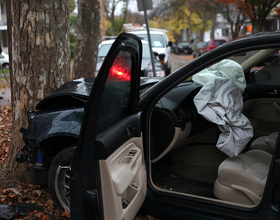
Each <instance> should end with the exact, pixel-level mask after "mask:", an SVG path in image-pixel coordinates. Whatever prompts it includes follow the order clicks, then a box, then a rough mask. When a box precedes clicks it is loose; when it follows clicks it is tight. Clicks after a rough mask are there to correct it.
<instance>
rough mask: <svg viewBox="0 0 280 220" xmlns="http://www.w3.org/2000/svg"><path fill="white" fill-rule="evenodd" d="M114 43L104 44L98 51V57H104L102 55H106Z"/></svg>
mask: <svg viewBox="0 0 280 220" xmlns="http://www.w3.org/2000/svg"><path fill="white" fill-rule="evenodd" d="M111 46H112V44H104V45H102V46H101V47H100V48H99V51H98V57H100V58H102V57H106V56H107V54H108V52H109V50H110V48H111Z"/></svg>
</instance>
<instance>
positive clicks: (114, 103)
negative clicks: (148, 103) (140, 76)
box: [97, 51, 132, 133]
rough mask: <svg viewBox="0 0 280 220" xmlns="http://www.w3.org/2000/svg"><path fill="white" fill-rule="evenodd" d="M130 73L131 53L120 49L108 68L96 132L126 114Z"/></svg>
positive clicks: (129, 89) (129, 91) (129, 92)
mask: <svg viewBox="0 0 280 220" xmlns="http://www.w3.org/2000/svg"><path fill="white" fill-rule="evenodd" d="M131 73H132V57H131V54H130V53H129V52H125V51H121V52H120V53H119V54H118V56H117V57H116V59H115V61H114V62H113V65H112V67H111V68H110V71H109V75H108V78H107V81H106V84H105V88H104V90H103V94H102V99H101V103H100V109H99V113H98V122H97V131H98V133H99V132H101V131H103V130H105V129H106V128H108V127H110V126H111V125H113V124H115V123H116V122H118V121H120V120H121V119H123V118H124V117H126V116H127V112H128V106H129V100H130V94H131ZM108 119H109V120H108Z"/></svg>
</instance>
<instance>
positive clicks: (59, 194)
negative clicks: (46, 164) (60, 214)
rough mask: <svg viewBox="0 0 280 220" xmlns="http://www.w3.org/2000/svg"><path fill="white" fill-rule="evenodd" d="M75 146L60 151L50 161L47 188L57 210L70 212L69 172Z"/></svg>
mask: <svg viewBox="0 0 280 220" xmlns="http://www.w3.org/2000/svg"><path fill="white" fill-rule="evenodd" d="M76 148H77V145H72V146H70V147H67V148H65V149H63V150H62V151H60V152H59V153H58V154H57V155H56V156H55V157H54V158H53V160H52V162H51V165H50V169H49V179H48V186H49V192H50V196H51V198H52V200H53V203H54V205H55V206H56V207H57V208H62V209H67V210H68V211H70V172H71V163H72V160H73V157H74V153H75V150H76Z"/></svg>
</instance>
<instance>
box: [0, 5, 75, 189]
mask: <svg viewBox="0 0 280 220" xmlns="http://www.w3.org/2000/svg"><path fill="white" fill-rule="evenodd" d="M5 3H6V6H7V7H6V9H7V23H8V35H9V55H10V68H11V69H10V70H11V71H10V73H11V103H12V104H11V105H12V111H13V128H12V137H11V143H10V147H9V153H8V156H7V159H6V161H5V164H4V165H3V167H2V168H1V171H0V178H1V186H2V187H3V186H5V185H7V184H9V183H10V182H12V181H14V180H15V179H17V180H25V178H26V167H25V165H20V164H18V163H17V162H16V161H15V158H16V155H17V154H19V153H20V151H21V149H22V147H23V141H22V137H21V134H20V132H19V130H20V128H21V127H27V123H28V122H27V117H26V115H27V111H29V110H35V106H36V104H37V103H38V102H39V101H40V100H41V99H42V98H43V97H45V96H46V95H48V94H49V93H50V92H52V91H53V90H55V89H57V88H58V87H60V86H61V85H62V84H64V83H65V82H66V81H68V80H69V69H70V46H69V0H52V1H49V0H41V1H37V0H6V1H5Z"/></svg>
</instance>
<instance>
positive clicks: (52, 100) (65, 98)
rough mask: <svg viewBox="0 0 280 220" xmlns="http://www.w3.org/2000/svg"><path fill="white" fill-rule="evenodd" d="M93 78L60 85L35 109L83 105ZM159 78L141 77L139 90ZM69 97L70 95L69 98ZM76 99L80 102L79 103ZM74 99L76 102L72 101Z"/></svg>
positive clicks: (88, 94) (157, 80) (159, 79)
mask: <svg viewBox="0 0 280 220" xmlns="http://www.w3.org/2000/svg"><path fill="white" fill-rule="evenodd" d="M95 79H96V78H95V77H91V78H81V79H77V80H73V81H69V82H67V83H65V84H63V85H62V86H61V87H59V88H58V89H56V90H55V91H53V92H52V93H50V94H49V95H48V96H46V97H45V98H44V99H42V100H41V101H40V102H39V103H38V104H37V106H36V109H38V110H53V109H57V108H59V107H68V108H71V107H75V106H83V103H84V102H85V101H86V100H88V98H89V96H90V92H91V89H92V86H93V84H94V82H95ZM161 80H162V78H158V77H141V79H140V90H141V89H143V88H145V87H147V86H149V85H152V84H154V83H156V82H159V81H161ZM69 97H71V99H70V98H69ZM78 100H79V101H80V102H81V103H79V101H78ZM75 101H76V102H77V103H72V102H75ZM70 103H72V106H69V104H70ZM54 106H55V107H54Z"/></svg>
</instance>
